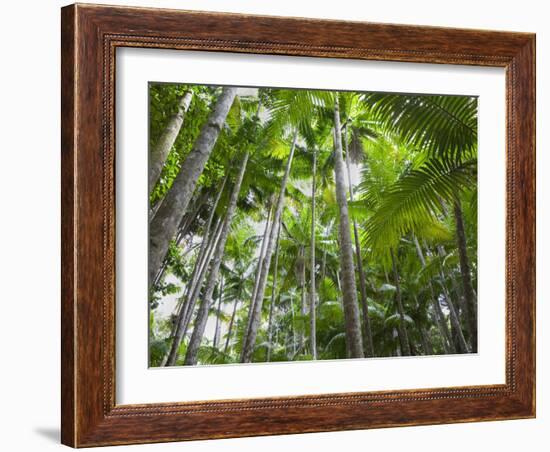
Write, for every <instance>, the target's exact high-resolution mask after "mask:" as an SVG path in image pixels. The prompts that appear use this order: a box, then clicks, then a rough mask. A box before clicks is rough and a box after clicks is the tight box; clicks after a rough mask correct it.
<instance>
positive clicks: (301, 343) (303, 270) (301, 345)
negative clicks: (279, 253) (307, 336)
mask: <svg viewBox="0 0 550 452" xmlns="http://www.w3.org/2000/svg"><path fill="white" fill-rule="evenodd" d="M299 256H300V262H301V268H300V329H301V332H300V335H299V336H298V351H299V352H301V353H302V354H303V353H304V333H305V322H304V318H305V317H306V315H307V312H306V304H307V302H306V299H307V294H306V250H305V247H304V246H301V247H300V254H299Z"/></svg>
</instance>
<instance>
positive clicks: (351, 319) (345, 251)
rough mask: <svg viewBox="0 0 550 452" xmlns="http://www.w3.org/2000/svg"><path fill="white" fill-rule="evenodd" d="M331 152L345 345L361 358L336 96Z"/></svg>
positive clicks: (349, 352) (336, 98) (355, 355)
mask: <svg viewBox="0 0 550 452" xmlns="http://www.w3.org/2000/svg"><path fill="white" fill-rule="evenodd" d="M334 150H335V162H334V180H335V183H336V199H337V201H338V209H339V225H340V226H339V231H340V232H339V237H340V265H341V268H342V293H343V301H344V314H345V319H346V346H347V351H348V356H349V357H350V358H363V357H364V352H363V339H362V337H361V325H360V321H359V308H358V305H357V289H356V286H355V266H354V265H353V248H352V244H351V235H350V221H349V213H348V201H347V196H346V185H345V172H344V159H343V156H342V136H341V127H340V109H339V104H338V96H335V98H334Z"/></svg>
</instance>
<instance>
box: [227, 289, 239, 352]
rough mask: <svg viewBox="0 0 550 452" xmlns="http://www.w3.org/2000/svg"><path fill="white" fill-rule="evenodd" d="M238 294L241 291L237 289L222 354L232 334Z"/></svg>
mask: <svg viewBox="0 0 550 452" xmlns="http://www.w3.org/2000/svg"><path fill="white" fill-rule="evenodd" d="M240 295H241V291H240V289H239V293H238V294H237V298H235V302H234V303H233V313H232V314H231V320H230V321H229V327H228V328H227V337H226V338H225V346H224V347H223V353H224V354H227V350H228V349H229V342H230V341H231V335H232V334H233V325H234V324H235V316H236V315H237V305H238V304H239V299H240Z"/></svg>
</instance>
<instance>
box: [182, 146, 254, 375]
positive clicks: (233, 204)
mask: <svg viewBox="0 0 550 452" xmlns="http://www.w3.org/2000/svg"><path fill="white" fill-rule="evenodd" d="M248 157H249V153H248V152H247V153H246V154H245V155H244V157H243V159H242V162H241V165H240V170H239V174H238V176H237V179H236V180H235V185H234V186H233V191H232V192H231V198H230V199H229V204H228V206H227V213H226V215H225V220H224V222H223V226H222V230H221V233H220V238H219V240H218V243H217V245H216V251H215V253H214V256H213V258H212V266H211V268H210V274H209V275H208V280H207V282H206V286H205V293H204V295H203V298H202V300H201V304H200V306H199V310H198V312H197V318H196V320H195V327H194V328H193V334H192V335H191V340H190V341H189V346H188V347H187V353H186V355H185V364H186V365H194V364H196V363H197V353H198V351H199V347H200V344H201V341H202V336H203V334H204V329H205V328H206V322H207V320H208V308H209V307H210V300H211V298H212V292H213V291H214V286H215V284H216V281H217V279H218V273H219V270H220V265H221V262H222V258H223V253H224V250H225V243H226V242H227V237H228V236H229V230H230V228H231V222H232V221H233V216H234V213H235V209H236V208H237V200H238V199H239V192H240V191H241V184H242V181H243V177H244V173H245V171H246V165H247V163H248Z"/></svg>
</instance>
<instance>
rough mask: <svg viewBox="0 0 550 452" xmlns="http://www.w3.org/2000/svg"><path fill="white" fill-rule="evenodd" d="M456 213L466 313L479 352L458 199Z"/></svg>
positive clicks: (473, 298)
mask: <svg viewBox="0 0 550 452" xmlns="http://www.w3.org/2000/svg"><path fill="white" fill-rule="evenodd" d="M454 214H455V223H456V237H457V243H458V254H459V257H460V273H461V274H462V285H463V288H464V314H465V316H466V321H467V322H468V329H469V331H470V340H471V342H472V352H474V353H476V352H477V309H476V301H475V295H474V289H473V287H472V276H471V274H470V262H469V259H468V253H467V246H466V232H465V230H464V219H463V217H462V208H461V207H460V202H459V201H458V200H457V201H455V203H454Z"/></svg>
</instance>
